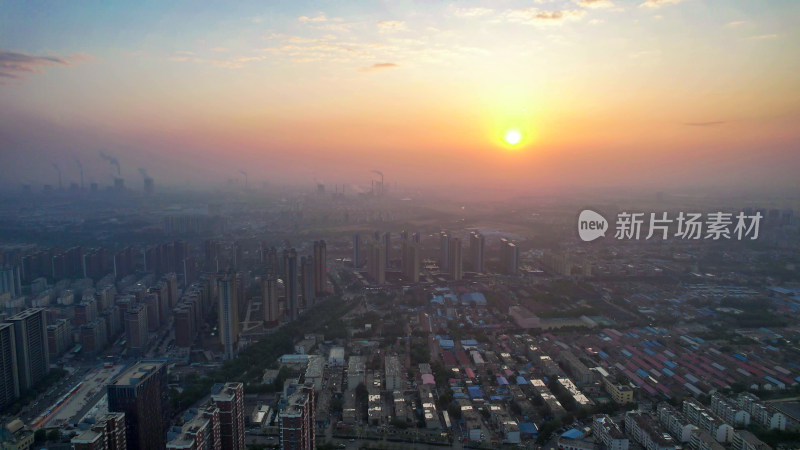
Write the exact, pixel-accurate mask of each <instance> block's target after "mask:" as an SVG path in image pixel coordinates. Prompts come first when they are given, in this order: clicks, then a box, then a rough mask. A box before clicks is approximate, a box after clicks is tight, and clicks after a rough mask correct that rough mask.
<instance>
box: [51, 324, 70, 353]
mask: <svg viewBox="0 0 800 450" xmlns="http://www.w3.org/2000/svg"><path fill="white" fill-rule="evenodd" d="M71 344H72V334H71V333H70V331H69V325H68V323H67V319H59V320H57V321H56V322H55V323H54V324H52V325H48V326H47V350H48V352H49V353H50V357H51V358H55V357H58V356H61V355H62V354H64V352H66V351H67V350H69V347H70V345H71Z"/></svg>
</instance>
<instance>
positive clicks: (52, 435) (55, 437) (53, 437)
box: [47, 430, 61, 441]
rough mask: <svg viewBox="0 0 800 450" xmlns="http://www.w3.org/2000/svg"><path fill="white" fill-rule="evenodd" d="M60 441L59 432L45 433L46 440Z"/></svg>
mask: <svg viewBox="0 0 800 450" xmlns="http://www.w3.org/2000/svg"><path fill="white" fill-rule="evenodd" d="M59 439H61V431H60V430H50V431H48V432H47V440H48V441H57V440H59Z"/></svg>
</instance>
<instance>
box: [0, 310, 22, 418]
mask: <svg viewBox="0 0 800 450" xmlns="http://www.w3.org/2000/svg"><path fill="white" fill-rule="evenodd" d="M17 397H19V379H18V378H17V349H16V345H15V343H14V325H12V324H10V323H0V409H4V408H5V407H6V406H8V405H10V404H12V403H14V400H16V399H17Z"/></svg>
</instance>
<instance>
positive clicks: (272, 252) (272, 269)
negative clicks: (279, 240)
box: [265, 247, 280, 275]
mask: <svg viewBox="0 0 800 450" xmlns="http://www.w3.org/2000/svg"><path fill="white" fill-rule="evenodd" d="M265 262H266V263H267V266H268V267H269V273H271V274H274V275H277V274H278V273H280V272H279V267H280V263H279V262H278V249H276V248H275V247H270V248H269V249H267V260H266V261H265Z"/></svg>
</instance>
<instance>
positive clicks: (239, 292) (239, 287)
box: [236, 272, 247, 317]
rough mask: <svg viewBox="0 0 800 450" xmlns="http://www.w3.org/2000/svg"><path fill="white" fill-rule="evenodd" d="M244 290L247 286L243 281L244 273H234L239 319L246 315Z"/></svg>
mask: <svg viewBox="0 0 800 450" xmlns="http://www.w3.org/2000/svg"><path fill="white" fill-rule="evenodd" d="M246 288H247V284H246V282H245V279H244V273H242V272H236V305H237V307H238V308H239V317H244V316H246V315H247V301H246V297H245V291H246V290H247V289H246Z"/></svg>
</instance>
